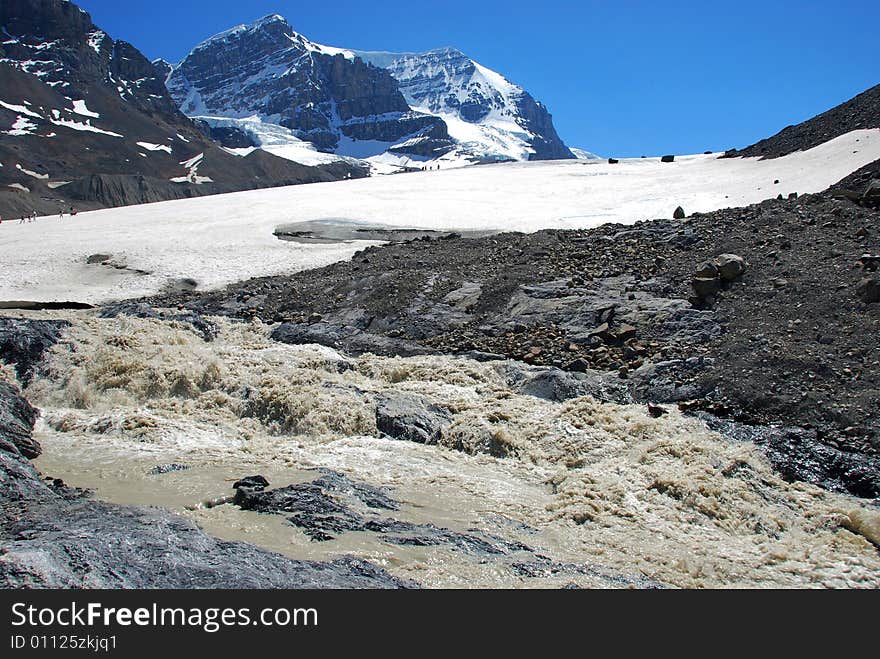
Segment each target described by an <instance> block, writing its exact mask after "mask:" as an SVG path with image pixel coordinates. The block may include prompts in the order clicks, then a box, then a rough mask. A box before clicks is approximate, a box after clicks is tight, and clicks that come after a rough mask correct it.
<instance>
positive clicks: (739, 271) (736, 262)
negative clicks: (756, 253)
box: [715, 254, 746, 281]
mask: <svg viewBox="0 0 880 659" xmlns="http://www.w3.org/2000/svg"><path fill="white" fill-rule="evenodd" d="M715 265H716V266H717V267H718V274H719V276H720V277H721V278H722V279H723V280H724V281H736V280H737V279H739V278H740V277H742V275H743V273H744V272H745V271H746V261H745V259H744V258H743V257H741V256H739V255H737V254H721V255H720V256H717V257H715Z"/></svg>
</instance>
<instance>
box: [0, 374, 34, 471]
mask: <svg viewBox="0 0 880 659" xmlns="http://www.w3.org/2000/svg"><path fill="white" fill-rule="evenodd" d="M36 419H37V410H36V409H34V408H33V407H31V405H30V403H28V402H27V400H25V399H24V397H23V396H22V395H21V393H20V392H19V391H17V390H16V389H15V388H14V387H13V386H12V385H10V384H7V383H5V382H2V381H0V440H2V441H5V442H8V443H9V444H11V445H12V446H13V447H14V449H15V451H17V452H18V453H20V454H21V455H23V456H24V457H25V458H28V459H34V458H38V457H39V456H40V453H42V449H41V448H40V443H39V442H38V441H37V440H36V439H34V437H33V435H32V433H31V429H32V428H33V426H34V422H35V421H36Z"/></svg>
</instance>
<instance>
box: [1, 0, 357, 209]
mask: <svg viewBox="0 0 880 659" xmlns="http://www.w3.org/2000/svg"><path fill="white" fill-rule="evenodd" d="M363 175H366V170H364V169H362V168H359V167H355V166H353V165H351V164H349V163H343V164H339V163H334V166H333V167H332V168H330V169H328V168H324V167H322V168H318V167H305V166H303V165H299V164H297V163H293V162H290V161H286V160H283V159H280V158H276V157H274V156H270V155H269V154H266V153H259V154H257V153H254V154H250V155H248V156H247V157H238V156H236V155H233V154H231V153H228V152H227V151H225V150H223V149H222V148H221V147H220V146H219V145H217V144H215V143H214V142H213V141H212V140H211V139H210V138H209V137H208V136H207V135H205V134H204V133H203V132H201V131H200V130H199V129H198V128H197V127H196V126H195V125H194V124H193V123H192V122H191V121H190V120H189V119H187V118H186V117H185V116H184V115H183V114H182V113H181V112H180V111H179V110H178V108H177V106H176V104H175V103H174V101H173V100H172V99H171V97H170V96H169V94H168V91H167V89H166V88H165V84H164V78H163V76H162V75H161V73H160V72H159V71H157V67H156V66H155V65H154V64H153V63H151V62H150V61H149V60H147V59H146V58H145V57H144V56H143V55H142V54H141V53H140V52H139V51H138V50H137V49H136V48H135V47H134V46H132V45H131V44H129V43H126V42H124V41H116V40H114V39H113V38H111V37H110V36H109V35H108V34H107V33H106V32H104V31H103V30H101V29H100V28H98V27H97V26H95V25H94V24H93V23H92V20H91V18H90V17H89V15H88V14H87V13H86V12H84V11H82V10H81V9H80V8H79V7H77V6H76V5H75V4H73V3H71V2H68V1H67V0H3V2H2V3H0V215H6V216H9V215H18V214H23V213H29V212H31V211H32V210H35V211H37V212H38V213H45V214H48V213H57V212H58V210H59V209H60V208H64V209H68V208H69V207H70V206H76V207H77V208H79V209H89V208H99V207H104V206H115V205H124V204H133V203H142V202H148V201H160V200H165V199H176V198H184V197H193V196H201V195H205V194H214V193H218V192H231V191H236V190H244V189H251V188H258V187H270V186H275V185H286V184H293V183H305V182H312V181H326V180H336V179H337V178H344V177H349V176H363Z"/></svg>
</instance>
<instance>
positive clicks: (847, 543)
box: [2, 311, 880, 588]
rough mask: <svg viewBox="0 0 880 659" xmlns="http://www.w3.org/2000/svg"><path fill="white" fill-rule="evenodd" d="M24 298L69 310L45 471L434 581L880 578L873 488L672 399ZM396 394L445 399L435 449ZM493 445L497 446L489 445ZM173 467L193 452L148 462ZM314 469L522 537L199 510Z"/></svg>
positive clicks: (298, 553) (716, 583)
mask: <svg viewBox="0 0 880 659" xmlns="http://www.w3.org/2000/svg"><path fill="white" fill-rule="evenodd" d="M28 313H30V314H31V316H32V317H43V318H47V317H53V318H58V317H63V318H66V319H68V320H70V321H71V322H72V323H73V327H72V328H71V329H70V330H69V332H68V333H67V336H66V339H65V341H62V343H60V344H58V345H57V346H55V348H53V351H52V355H51V357H50V360H49V365H50V367H49V369H48V371H47V372H46V373H45V374H44V375H43V376H42V377H40V378H38V379H37V380H36V381H35V382H34V383H32V384H31V386H30V387H29V388H28V390H27V392H26V393H27V395H28V397H29V398H30V400H31V401H32V402H33V403H34V404H35V405H37V406H38V407H40V408H41V410H42V418H41V419H40V421H39V422H38V427H37V437H38V439H39V440H40V441H41V442H42V444H43V447H44V455H43V456H42V457H41V458H40V459H39V460H38V461H37V465H38V467H39V468H40V469H41V470H42V471H43V472H44V473H45V474H48V475H52V476H56V477H60V478H63V479H64V480H65V481H66V482H68V483H69V484H71V485H75V486H79V487H84V488H91V489H94V491H95V496H96V497H97V498H99V499H102V500H106V501H111V502H117V503H125V504H137V505H149V506H162V507H166V508H169V509H171V510H173V511H175V512H177V513H179V514H181V515H184V516H186V517H189V518H191V519H194V520H195V521H196V522H197V523H198V524H199V525H201V526H202V527H203V528H204V529H206V530H207V531H208V532H210V533H212V534H214V535H216V536H219V537H222V538H224V539H229V540H243V541H247V542H250V543H253V544H256V545H259V546H262V547H265V548H267V549H270V550H273V551H277V552H280V553H283V554H285V555H288V556H291V557H294V558H300V559H328V558H333V557H336V556H339V555H341V554H350V555H355V556H359V557H363V558H366V559H368V560H370V561H373V562H375V563H377V564H378V565H381V566H382V567H385V568H386V569H388V570H389V571H390V572H392V573H394V574H395V575H398V576H400V577H404V578H408V579H413V580H415V581H417V582H418V583H420V584H422V585H424V586H427V587H454V588H469V587H511V588H528V587H561V586H566V585H571V584H576V585H580V586H586V587H626V586H627V585H631V584H638V583H642V585H644V582H649V581H650V582H651V583H660V584H663V585H667V586H672V587H823V586H825V587H827V586H837V587H873V588H876V587H878V586H880V556H878V552H877V549H876V547H874V546H873V545H872V544H871V543H870V542H868V541H867V540H866V539H865V538H864V537H862V536H861V535H858V534H855V533H852V532H850V531H848V530H846V529H845V528H843V524H844V522H845V521H846V517H847V515H849V514H850V513H852V512H853V511H856V510H872V512H870V513H869V514H876V512H875V511H876V509H871V506H870V502H867V501H862V500H859V499H855V498H852V497H847V496H842V495H837V494H831V493H828V492H824V491H822V490H819V489H818V488H815V487H813V486H809V485H804V484H798V483H795V484H790V483H786V482H784V481H782V480H781V479H780V478H778V477H777V476H776V475H775V474H774V473H773V472H772V470H771V469H770V467H769V466H768V465H767V463H766V461H765V460H764V458H763V457H762V456H761V455H760V453H758V451H757V450H756V449H755V448H754V447H752V446H751V445H748V444H742V443H734V442H731V441H729V440H727V439H725V438H723V437H721V436H720V435H717V434H715V433H713V432H710V431H709V430H708V429H707V428H706V427H705V426H704V425H703V424H702V423H701V422H699V421H698V420H695V419H692V418H687V417H684V416H682V415H681V414H679V412H678V411H677V410H675V409H672V408H670V413H669V414H668V415H667V416H664V417H662V418H661V419H653V418H651V417H650V416H649V415H648V414H647V410H645V409H644V408H643V407H641V406H621V405H611V404H603V403H600V402H598V401H595V400H593V399H592V398H588V397H585V398H580V399H575V400H572V401H567V402H565V403H554V402H549V401H545V400H540V399H537V398H532V397H529V396H525V395H522V394H519V393H516V392H515V391H513V390H512V389H511V388H510V386H508V384H507V382H506V381H505V378H504V376H503V372H502V369H500V368H498V366H497V364H492V363H477V362H474V361H470V360H466V359H459V358H450V357H413V358H384V357H376V356H372V355H364V356H362V357H359V358H350V357H346V356H343V355H340V354H338V353H335V352H334V351H332V350H330V349H327V348H322V347H318V346H288V345H283V344H279V343H275V342H273V341H271V340H270V339H269V338H268V333H269V329H270V328H269V327H267V326H264V325H262V324H259V323H232V322H229V321H226V320H221V319H218V320H217V321H216V322H217V323H218V325H219V327H220V336H219V337H218V338H217V340H216V341H214V342H212V343H206V342H204V341H203V340H202V339H201V338H200V337H199V336H198V335H197V334H196V333H195V332H193V331H192V330H191V329H190V328H189V327H188V326H186V325H184V324H178V323H169V322H163V321H159V320H146V319H135V318H118V319H99V318H97V316H96V314H95V313H94V312H91V311H64V312H58V311H56V312H28ZM340 361H344V362H346V364H348V365H349V366H350V368H347V369H339V368H338V365H339V363H340ZM340 370H342V371H343V372H340ZM9 371H10V369H4V372H3V373H2V375H3V377H11V374H10V372H9ZM393 393H399V394H412V395H419V396H422V397H424V398H425V399H427V400H429V401H430V402H431V403H432V404H434V405H437V406H440V407H442V408H444V409H446V410H448V411H449V412H450V414H451V419H452V420H451V423H450V425H449V426H448V427H447V428H445V429H444V431H443V436H442V438H441V440H440V442H439V444H437V445H433V446H428V445H422V444H416V443H412V442H406V441H395V440H391V439H388V438H385V437H382V436H381V433H380V432H379V431H378V429H377V426H376V403H375V397H376V396H377V395H379V394H386V395H387V394H393ZM487 440H491V442H490V443H491V444H492V445H494V446H502V447H503V448H504V454H505V455H506V457H493V456H492V455H488V454H486V453H481V452H480V449H479V447H481V446H485V445H487ZM468 451H470V452H468ZM168 463H180V464H183V465H187V466H188V467H189V468H188V469H187V470H185V471H177V472H170V473H165V474H158V475H152V474H151V470H152V469H153V468H154V467H156V466H157V465H163V464H168ZM317 469H329V470H333V471H334V472H338V473H341V474H344V475H345V476H346V477H347V478H349V479H351V480H352V481H356V482H358V483H364V484H368V485H371V486H375V487H380V488H385V491H386V492H387V493H388V495H389V496H390V497H391V498H393V499H394V500H395V501H396V502H397V503H398V504H399V509H398V510H395V511H390V512H388V511H386V512H383V515H385V516H386V517H389V518H392V519H394V520H398V521H401V522H407V523H411V524H414V525H432V528H439V529H444V530H446V531H448V532H449V533H450V534H453V535H454V534H472V533H477V534H482V536H483V537H492V538H500V539H503V540H504V541H505V542H506V543H508V544H509V545H510V546H514V545H517V543H521V544H522V545H524V546H527V548H528V551H519V550H510V551H505V552H501V553H498V554H487V553H480V552H475V551H469V550H466V549H465V550H463V549H462V548H461V547H457V546H455V545H454V544H444V543H440V544H435V545H431V546H417V545H413V544H393V543H391V542H388V541H387V539H386V538H383V536H381V535H380V534H377V533H373V532H368V531H349V532H344V533H339V534H337V535H336V536H335V538H334V539H332V540H330V541H326V542H317V541H315V540H312V539H310V538H309V536H308V535H306V533H304V532H303V530H302V529H300V528H297V527H295V526H293V525H291V524H289V523H288V522H287V521H286V516H284V515H273V514H260V513H256V512H251V511H244V510H241V509H239V508H238V507H236V506H234V505H231V504H228V505H221V506H217V507H212V508H207V507H204V506H199V504H200V503H201V502H204V501H207V500H211V499H215V498H219V497H223V496H228V495H230V494H232V483H233V482H235V481H236V480H238V479H240V478H242V477H245V476H251V475H255V474H261V475H263V476H265V477H266V478H267V479H268V480H269V481H270V483H271V484H272V487H284V486H287V485H291V484H294V483H306V482H309V481H312V480H314V479H315V478H316V477H317V476H320V473H319V472H317V471H316V470H317ZM523 563H527V564H528V565H530V566H532V567H531V568H529V569H525V570H524V569H523V568H522V567H518V566H521V564H523ZM538 564H540V565H543V566H544V567H545V568H546V569H541V570H537V569H534V566H535V565H538ZM547 566H553V567H552V569H551V568H549V567H547Z"/></svg>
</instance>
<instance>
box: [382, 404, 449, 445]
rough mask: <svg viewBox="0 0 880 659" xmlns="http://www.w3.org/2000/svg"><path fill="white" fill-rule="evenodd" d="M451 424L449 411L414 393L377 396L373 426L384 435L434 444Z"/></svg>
mask: <svg viewBox="0 0 880 659" xmlns="http://www.w3.org/2000/svg"><path fill="white" fill-rule="evenodd" d="M451 422H452V415H451V414H450V413H449V411H448V410H445V409H443V408H441V407H438V406H436V405H433V404H432V403H431V402H430V401H428V400H427V399H425V398H422V397H421V396H416V395H414V394H399V393H394V394H380V395H379V396H378V397H377V398H376V426H377V427H378V429H379V432H381V433H382V434H384V435H387V436H388V437H391V438H392V439H400V440H403V441H408V442H417V443H419V444H437V443H438V442H439V441H440V438H441V437H442V435H443V430H444V429H445V428H447V427H448V426H449V424H450V423H451Z"/></svg>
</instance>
